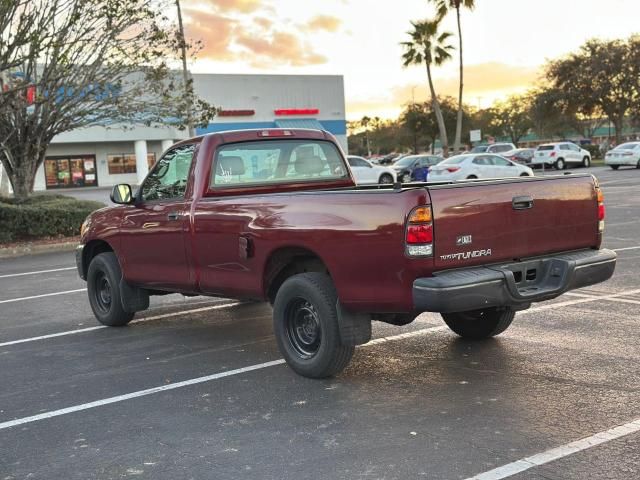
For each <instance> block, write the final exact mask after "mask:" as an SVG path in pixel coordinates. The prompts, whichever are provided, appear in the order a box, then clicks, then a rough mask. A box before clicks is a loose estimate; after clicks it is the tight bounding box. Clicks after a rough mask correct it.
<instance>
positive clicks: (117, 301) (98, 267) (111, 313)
mask: <svg viewBox="0 0 640 480" xmlns="http://www.w3.org/2000/svg"><path fill="white" fill-rule="evenodd" d="M121 278H122V271H121V270H120V264H119V263H118V257H116V255H115V253H113V252H106V253H101V254H100V255H96V256H95V257H94V258H93V260H91V263H90V264H89V270H88V272H87V292H88V293H89V303H90V304H91V310H93V314H94V315H95V317H96V318H97V319H98V321H99V322H100V323H102V324H103V325H107V326H109V327H122V326H124V325H126V324H127V323H129V322H130V321H131V319H132V318H133V316H134V313H132V312H127V311H125V310H124V308H122V299H121V297H120V279H121Z"/></svg>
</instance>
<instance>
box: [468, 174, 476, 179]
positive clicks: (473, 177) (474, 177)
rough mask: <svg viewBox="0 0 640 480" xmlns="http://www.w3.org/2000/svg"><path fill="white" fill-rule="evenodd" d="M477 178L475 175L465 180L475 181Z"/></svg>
mask: <svg viewBox="0 0 640 480" xmlns="http://www.w3.org/2000/svg"><path fill="white" fill-rule="evenodd" d="M477 178H478V177H476V176H475V175H469V176H468V177H467V180H475V179H477Z"/></svg>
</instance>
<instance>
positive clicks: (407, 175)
mask: <svg viewBox="0 0 640 480" xmlns="http://www.w3.org/2000/svg"><path fill="white" fill-rule="evenodd" d="M401 182H402V183H410V182H411V174H410V173H405V174H403V175H402V178H401Z"/></svg>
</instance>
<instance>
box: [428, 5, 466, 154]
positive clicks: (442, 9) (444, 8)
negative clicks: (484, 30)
mask: <svg viewBox="0 0 640 480" xmlns="http://www.w3.org/2000/svg"><path fill="white" fill-rule="evenodd" d="M428 1H429V2H431V3H434V4H435V6H436V10H437V12H438V16H439V17H440V18H442V17H444V16H445V15H446V14H447V13H449V10H451V9H454V10H455V11H456V19H457V21H458V50H459V51H460V89H459V93H458V119H457V121H456V138H455V140H454V142H453V149H454V150H455V151H458V150H459V149H460V145H461V143H462V141H461V140H462V139H461V137H462V89H463V85H464V82H463V78H462V77H463V70H464V68H463V62H462V26H461V24H460V9H461V8H468V9H469V10H473V9H474V7H475V6H476V5H475V1H474V0H428Z"/></svg>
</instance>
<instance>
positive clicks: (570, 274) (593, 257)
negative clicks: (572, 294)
mask: <svg viewBox="0 0 640 480" xmlns="http://www.w3.org/2000/svg"><path fill="white" fill-rule="evenodd" d="M615 266H616V253H615V252H613V251H611V250H607V249H601V250H582V251H579V252H571V253H565V254H559V255H550V256H544V257H539V258H534V259H530V260H524V261H521V262H514V263H506V264H502V265H491V266H487V267H474V268H467V269H459V270H451V271H444V272H440V273H436V274H435V275H434V276H433V277H429V278H418V279H416V280H415V281H414V282H413V304H414V308H415V309H416V311H419V312H442V313H446V312H464V311H468V310H476V309H481V308H488V307H507V306H508V307H513V308H516V309H517V308H527V307H528V306H529V304H531V303H533V302H542V301H544V300H550V299H552V298H555V297H557V296H559V295H562V294H563V293H565V292H568V291H569V290H574V289H576V288H581V287H586V286H589V285H594V284H596V283H600V282H604V281H605V280H608V279H609V278H611V276H612V275H613V271H614V270H615Z"/></svg>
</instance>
